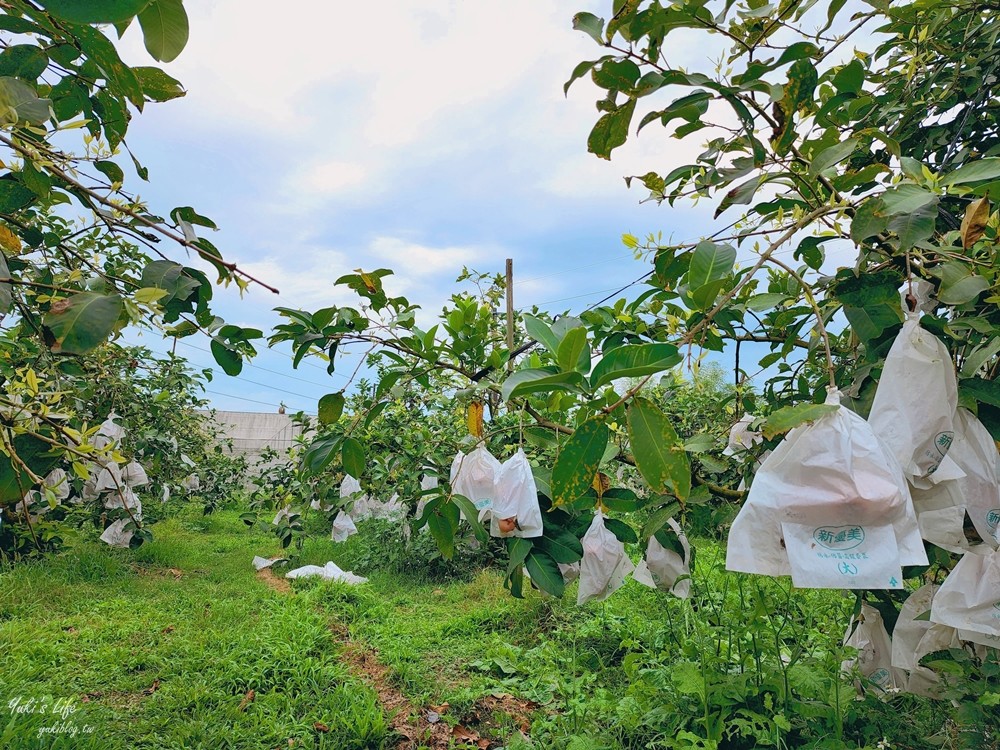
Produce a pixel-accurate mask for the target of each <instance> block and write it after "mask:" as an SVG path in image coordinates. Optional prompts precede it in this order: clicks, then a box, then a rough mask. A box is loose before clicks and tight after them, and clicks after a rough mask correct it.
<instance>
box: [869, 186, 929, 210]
mask: <svg viewBox="0 0 1000 750" xmlns="http://www.w3.org/2000/svg"><path fill="white" fill-rule="evenodd" d="M880 197H881V199H882V205H883V206H885V213H886V215H887V216H895V215H897V214H908V213H911V212H913V211H916V210H917V209H919V208H923V207H924V206H926V205H928V204H931V203H935V204H936V203H937V196H936V195H934V193H932V192H931V191H929V190H927V189H925V188H922V187H920V185H911V184H908V183H904V184H902V185H897V186H896V187H894V188H889V189H888V190H886V191H885V192H884V193H882V195H881V196H880Z"/></svg>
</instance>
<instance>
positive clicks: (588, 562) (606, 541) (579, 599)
mask: <svg viewBox="0 0 1000 750" xmlns="http://www.w3.org/2000/svg"><path fill="white" fill-rule="evenodd" d="M582 543H583V559H582V560H581V561H580V588H579V590H578V591H577V596H576V603H577V604H578V605H579V604H584V603H586V602H588V601H590V600H591V599H595V600H597V601H604V600H605V599H607V598H608V597H609V596H611V595H612V594H613V593H614V592H615V591H617V590H618V589H619V588H621V585H622V584H623V583H625V578H626V576H628V574H629V573H631V572H632V571H633V570H635V566H634V565H633V564H632V560H631V559H629V556H628V554H627V553H626V552H625V545H624V544H622V543H621V542H620V541H619V540H618V537H616V536H615V535H614V534H612V533H611V532H610V531H608V530H607V528H606V527H605V526H604V515H603V514H602V513H601V512H600V511H598V512H597V513H595V514H594V520H593V521H591V523H590V528H589V529H587V533H586V534H584V535H583V539H582Z"/></svg>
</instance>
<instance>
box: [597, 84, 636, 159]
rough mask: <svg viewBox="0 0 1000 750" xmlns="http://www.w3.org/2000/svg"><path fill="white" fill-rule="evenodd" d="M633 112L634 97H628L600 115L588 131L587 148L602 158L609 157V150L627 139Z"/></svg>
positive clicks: (612, 149)
mask: <svg viewBox="0 0 1000 750" xmlns="http://www.w3.org/2000/svg"><path fill="white" fill-rule="evenodd" d="M634 112H635V99H629V100H628V101H626V102H625V103H624V104H622V105H621V106H619V107H615V108H614V109H613V110H612V111H611V112H607V113H606V114H604V115H602V116H601V118H600V119H599V120H598V121H597V123H596V124H595V125H594V129H593V130H591V131H590V137H589V138H588V139H587V150H588V151H589V152H590V153H592V154H594V155H595V156H599V157H600V158H602V159H608V160H609V161H610V159H611V152H612V151H614V150H615V149H616V148H618V147H619V146H621V145H622V144H624V143H625V141H626V140H628V129H629V125H631V123H632V115H633V113H634Z"/></svg>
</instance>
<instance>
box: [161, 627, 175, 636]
mask: <svg viewBox="0 0 1000 750" xmlns="http://www.w3.org/2000/svg"><path fill="white" fill-rule="evenodd" d="M174 630H175V628H174V626H173V625H167V627H165V628H164V629H163V630H161V631H160V632H161V633H163V634H164V635H167V634H168V633H173V632H174Z"/></svg>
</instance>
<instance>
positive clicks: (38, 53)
mask: <svg viewBox="0 0 1000 750" xmlns="http://www.w3.org/2000/svg"><path fill="white" fill-rule="evenodd" d="M48 65H49V58H48V56H47V55H46V54H45V53H44V52H42V50H41V49H39V48H38V47H36V46H35V45H34V44H15V45H14V46H12V47H8V48H7V49H5V50H4V51H3V54H0V76H14V77H15V78H23V79H24V80H26V81H34V80H35V79H37V78H38V76H40V75H41V74H42V73H43V72H45V68H47V67H48Z"/></svg>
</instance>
